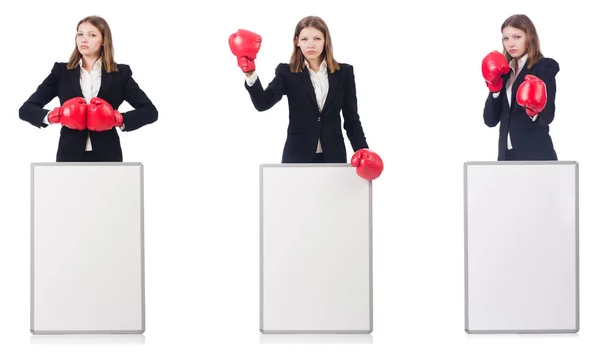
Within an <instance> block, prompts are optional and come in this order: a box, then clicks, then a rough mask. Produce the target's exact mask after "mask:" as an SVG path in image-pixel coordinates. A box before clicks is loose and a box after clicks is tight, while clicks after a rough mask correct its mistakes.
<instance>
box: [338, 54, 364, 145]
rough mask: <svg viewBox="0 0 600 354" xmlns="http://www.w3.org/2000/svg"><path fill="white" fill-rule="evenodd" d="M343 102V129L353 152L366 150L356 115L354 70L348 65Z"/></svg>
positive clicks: (360, 125) (358, 118) (361, 129)
mask: <svg viewBox="0 0 600 354" xmlns="http://www.w3.org/2000/svg"><path fill="white" fill-rule="evenodd" d="M344 90H345V92H344V101H343V103H342V114H343V115H344V129H345V130H346V135H347V136H348V139H349V140H350V144H351V145H352V149H353V150H354V151H357V150H360V149H362V148H366V149H368V148H369V146H368V145H367V139H366V138H365V133H364V132H363V128H362V124H361V123H360V117H359V115H358V102H357V99H356V83H355V80H354V68H353V67H352V65H348V78H347V80H346V82H345V84H344Z"/></svg>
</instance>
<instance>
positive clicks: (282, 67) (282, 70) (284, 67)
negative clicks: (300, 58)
mask: <svg viewBox="0 0 600 354" xmlns="http://www.w3.org/2000/svg"><path fill="white" fill-rule="evenodd" d="M290 72H291V71H290V64H286V63H280V64H279V65H277V68H275V74H289V73H290Z"/></svg>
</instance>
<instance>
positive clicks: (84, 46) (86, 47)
mask: <svg viewBox="0 0 600 354" xmlns="http://www.w3.org/2000/svg"><path fill="white" fill-rule="evenodd" d="M79 48H81V49H88V46H86V45H82V46H81V47H79Z"/></svg>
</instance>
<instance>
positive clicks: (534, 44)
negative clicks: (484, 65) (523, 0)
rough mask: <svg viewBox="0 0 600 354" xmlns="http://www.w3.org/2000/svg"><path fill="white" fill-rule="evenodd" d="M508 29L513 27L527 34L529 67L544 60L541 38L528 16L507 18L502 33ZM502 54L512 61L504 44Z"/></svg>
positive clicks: (501, 29)
mask: <svg viewBox="0 0 600 354" xmlns="http://www.w3.org/2000/svg"><path fill="white" fill-rule="evenodd" d="M506 27H513V28H516V29H519V30H521V31H523V32H525V37H526V38H527V63H528V65H527V67H528V68H531V67H532V66H533V65H534V64H535V63H537V62H538V61H540V60H541V59H542V58H544V55H543V54H542V51H541V49H540V38H539V37H538V34H537V31H536V29H535V26H534V25H533V22H531V20H530V19H529V17H527V16H526V15H512V16H510V17H509V18H507V19H506V20H505V21H504V23H503V24H502V27H501V28H500V31H503V30H504V29H505V28H506ZM502 48H503V50H502V54H504V57H505V58H506V60H507V61H511V60H512V57H511V56H510V54H509V53H508V52H507V51H506V48H504V42H503V43H502Z"/></svg>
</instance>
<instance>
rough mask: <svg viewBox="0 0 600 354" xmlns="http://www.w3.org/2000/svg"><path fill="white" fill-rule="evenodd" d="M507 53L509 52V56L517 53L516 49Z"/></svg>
mask: <svg viewBox="0 0 600 354" xmlns="http://www.w3.org/2000/svg"><path fill="white" fill-rule="evenodd" d="M508 52H509V53H510V54H515V53H516V52H517V50H516V49H511V50H509V51H508Z"/></svg>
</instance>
